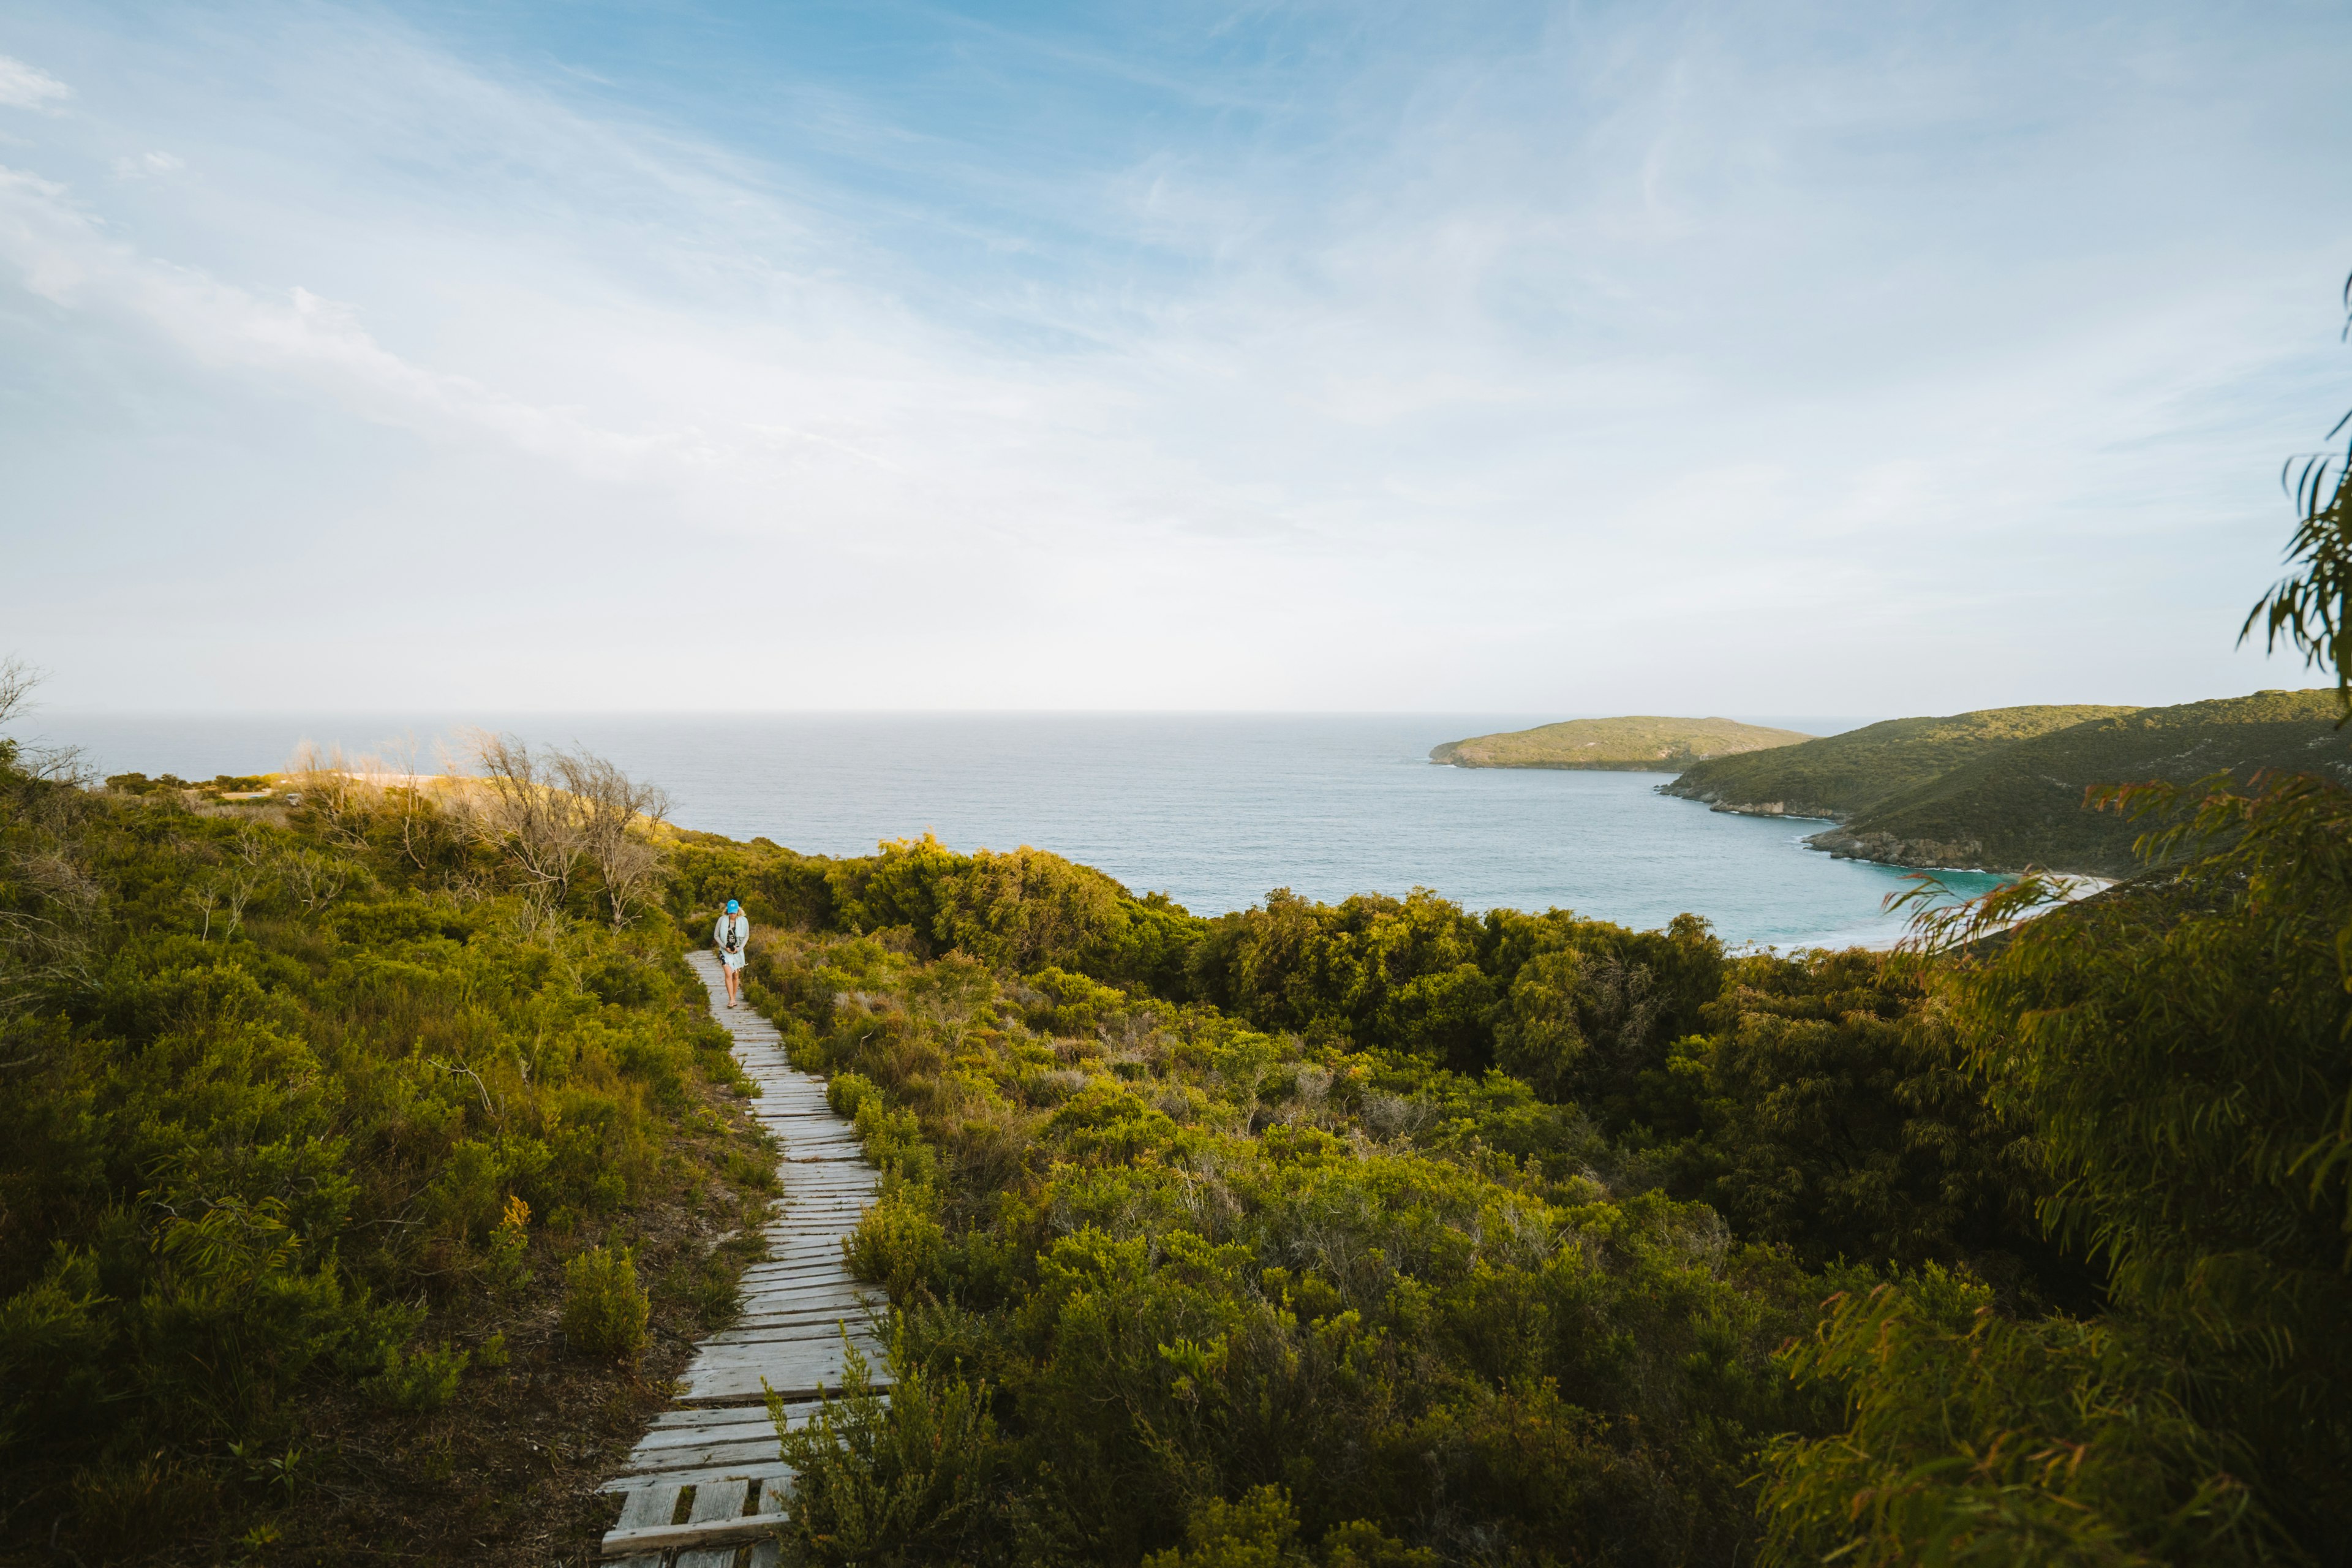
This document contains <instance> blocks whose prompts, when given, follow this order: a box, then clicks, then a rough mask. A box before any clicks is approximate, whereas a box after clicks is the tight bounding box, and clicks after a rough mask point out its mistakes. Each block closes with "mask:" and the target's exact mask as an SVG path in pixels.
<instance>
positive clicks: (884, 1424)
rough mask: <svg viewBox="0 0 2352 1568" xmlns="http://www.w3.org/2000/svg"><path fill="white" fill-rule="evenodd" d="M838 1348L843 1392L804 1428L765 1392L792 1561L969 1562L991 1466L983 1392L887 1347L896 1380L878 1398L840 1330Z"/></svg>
mask: <svg viewBox="0 0 2352 1568" xmlns="http://www.w3.org/2000/svg"><path fill="white" fill-rule="evenodd" d="M842 1346H843V1351H844V1354H845V1363H846V1366H847V1373H846V1375H845V1377H844V1379H843V1381H842V1386H841V1392H840V1394H839V1395H838V1396H835V1397H828V1398H826V1399H825V1400H824V1402H823V1403H822V1404H821V1405H819V1406H818V1408H817V1410H816V1413H815V1415H814V1416H813V1418H812V1419H811V1420H810V1421H809V1422H808V1424H807V1425H805V1426H799V1427H788V1426H786V1425H785V1417H784V1406H783V1402H782V1400H781V1399H779V1398H778V1397H777V1396H776V1394H774V1393H773V1392H772V1391H771V1392H770V1394H769V1395H768V1415H769V1417H770V1419H771V1420H772V1421H773V1422H774V1423H775V1426H776V1435H777V1438H778V1441H779V1443H780V1445H781V1447H782V1458H783V1460H784V1462H785V1463H786V1464H788V1465H790V1466H791V1467H792V1468H793V1474H794V1481H793V1497H792V1502H791V1505H790V1511H789V1512H788V1513H787V1514H786V1516H785V1518H786V1522H785V1527H784V1537H785V1543H786V1546H787V1548H788V1550H789V1551H790V1552H792V1554H793V1560H794V1561H797V1562H800V1563H811V1564H824V1565H828V1568H830V1565H834V1564H839V1565H841V1568H850V1565H852V1564H871V1563H966V1562H971V1561H972V1560H973V1555H972V1552H971V1550H970V1548H971V1547H972V1546H973V1545H975V1544H977V1542H979V1541H980V1539H981V1534H980V1531H981V1529H982V1525H983V1524H984V1523H985V1522H986V1521H985V1517H984V1516H985V1513H986V1510H987V1504H988V1499H989V1495H990V1492H991V1489H992V1487H991V1483H992V1479H993V1477H994V1472H995V1469H996V1467H997V1464H998V1460H999V1453H998V1446H997V1438H996V1423H995V1421H994V1419H993V1418H992V1416H991V1415H989V1413H988V1388H987V1385H986V1384H974V1383H971V1382H969V1381H967V1380H966V1379H964V1378H963V1377H961V1376H960V1375H950V1376H945V1377H938V1376H932V1375H929V1374H927V1373H924V1372H923V1371H922V1369H921V1368H919V1367H917V1366H915V1365H913V1364H911V1363H908V1362H907V1361H906V1360H905V1358H904V1356H903V1352H902V1351H901V1350H900V1349H899V1348H898V1347H895V1346H894V1348H893V1351H892V1354H891V1365H892V1370H893V1372H894V1373H895V1375H896V1377H897V1380H898V1381H897V1383H896V1384H894V1385H893V1386H892V1387H891V1388H890V1390H889V1392H888V1394H887V1397H886V1396H885V1395H884V1394H882V1393H881V1392H880V1391H878V1390H877V1388H876V1387H875V1385H874V1381H873V1375H872V1373H871V1371H870V1369H869V1368H868V1367H867V1365H866V1358H865V1357H864V1356H862V1355H860V1354H859V1353H858V1352H857V1348H856V1346H855V1345H854V1344H851V1343H850V1342H849V1336H848V1333H847V1331H844V1332H843V1334H842Z"/></svg>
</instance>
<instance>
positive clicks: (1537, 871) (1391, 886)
mask: <svg viewBox="0 0 2352 1568" xmlns="http://www.w3.org/2000/svg"><path fill="white" fill-rule="evenodd" d="M1557 717H1559V715H1549V716H1530V715H1526V714H1458V713H1457V714H1435V715H1429V714H1420V715H1414V714H1402V715H1400V714H1369V715H1367V714H1344V715H1339V714H1304V715H1300V714H1289V715H1271V714H1165V713H1155V714H904V713H893V714H782V715H757V716H746V717H740V718H727V717H706V716H691V717H677V718H669V717H659V716H652V715H635V716H629V715H613V714H597V715H549V714H540V715H520V716H509V717H508V718H506V719H504V720H503V721H483V722H484V727H487V728H496V729H502V730H505V731H510V732H512V733H515V734H518V735H520V736H521V737H522V738H523V739H525V740H526V741H529V742H533V743H536V744H556V745H563V746H573V745H577V746H585V747H587V748H589V749H591V750H593V751H595V752H600V753H602V754H604V755H605V756H607V757H610V758H611V759H612V760H613V761H614V762H615V763H619V764H620V765H621V766H622V767H624V768H625V769H626V770H628V772H629V773H632V774H633V775H635V776H638V777H641V778H647V779H651V780H653V781H655V782H656V783H658V784H661V785H662V786H663V787H664V788H665V789H666V790H667V792H668V794H669V796H670V799H671V802H672V812H671V817H672V819H673V820H674V821H676V822H677V823H679V824H680V825H682V826H688V827H694V828H701V829H705V830H708V831H711V832H717V833H724V834H727V835H729V836H730V837H738V838H750V837H767V838H770V839H772V840H774V841H775V842H776V843H779V844H782V845H787V846H789V847H793V848H794V849H798V850H802V851H804V852H808V853H813V854H824V855H855V854H862V853H866V852H869V851H871V850H872V849H873V847H874V846H875V844H876V842H877V840H879V839H883V838H896V837H912V836H916V835H919V834H921V833H924V832H926V831H928V832H931V833H936V834H937V835H938V836H939V837H940V839H941V840H942V841H944V842H945V843H947V844H948V845H950V847H955V848H959V849H971V848H976V847H983V846H984V847H990V848H997V849H1007V848H1012V847H1015V846H1018V845H1023V844H1027V845H1033V846H1034V847H1038V848H1041V849H1050V850H1052V851H1054V852H1055V854H1058V855H1063V856H1066V857H1068V858H1071V859H1073V860H1078V861H1083V862H1084V863H1086V864H1087V865H1089V866H1095V867H1098V868H1101V869H1102V870H1105V871H1107V872H1108V873H1110V874H1111V875H1112V876H1114V877H1116V878H1118V879H1119V880H1120V881H1121V882H1124V883H1125V884H1127V886H1129V888H1131V889H1135V890H1136V891H1138V892H1143V891H1160V892H1164V893H1166V894H1168V895H1169V896H1170V897H1171V898H1172V899H1174V900H1176V901H1177V902H1179V903H1181V904H1182V905H1184V906H1185V907H1186V908H1188V909H1190V910H1193V911H1194V912H1195V913H1199V914H1218V913H1223V912H1224V911H1226V910H1237V909H1245V908H1247V907H1249V906H1250V905H1251V904H1254V903H1257V902H1260V901H1262V900H1264V899H1265V895H1266V893H1267V891H1268V890H1269V889H1276V888H1288V889H1291V890H1293V891H1294V892H1297V893H1299V894H1302V895H1304V896H1307V897H1309V898H1316V899H1325V900H1338V899H1342V898H1345V897H1347V896H1348V895H1349V894H1351V893H1360V892H1374V891H1377V892H1382V893H1391V894H1398V895H1402V894H1404V893H1406V892H1409V891H1410V890H1412V889H1414V888H1417V887H1424V888H1431V889H1435V890H1436V891H1438V892H1439V893H1442V894H1444V896H1445V897H1447V898H1450V899H1453V900H1456V901H1458V902H1460V903H1462V904H1463V905H1465V907H1467V908H1469V909H1471V910H1487V909H1496V908H1503V909H1520V910H1544V909H1551V908H1560V909H1570V910H1575V911H1577V912H1578V913H1579V914H1580V915H1584V916H1588V917H1593V918H1599V919H1602V920H1610V921H1619V922H1621V923H1622V924H1625V925H1630V926H1636V927H1654V926H1657V925H1661V924H1663V923H1664V922H1665V921H1668V920H1671V919H1672V918H1674V917H1675V915H1677V914H1680V913H1684V912H1685V911H1687V912H1689V913H1693V914H1696V915H1699V916H1701V917H1702V918H1704V919H1706V921H1708V922H1709V923H1711V924H1712V925H1713V926H1714V928H1715V930H1716V931H1717V932H1718V933H1719V934H1720V935H1721V936H1723V937H1724V938H1725V939H1726V940H1727V941H1728V942H1734V943H1753V944H1757V945H1763V946H1773V947H1780V948H1788V947H1797V946H1812V945H1829V946H1843V945H1847V944H1851V943H1857V942H1858V943H1866V944H1870V945H1884V944H1885V943H1886V942H1891V941H1892V940H1894V938H1895V937H1896V936H1898V935H1900V934H1901V929H1902V928H1901V924H1900V921H1898V920H1895V919H1892V918H1889V917H1887V916H1885V914H1883V913H1882V912H1881V904H1882V901H1883V900H1885V897H1886V895H1887V894H1889V893H1890V892H1895V891H1900V890H1901V889H1904V888H1906V886H1908V885H1909V884H1907V883H1906V881H1905V880H1904V874H1903V873H1901V872H1898V871H1895V870H1894V869H1891V868H1886V867H1881V866H1871V865H1864V864H1862V863H1859V862H1855V861H1850V860H1837V859H1833V858H1831V857H1829V856H1827V855H1824V854H1822V853H1820V852H1818V851H1816V850H1811V849H1808V848H1806V847H1804V845H1803V842H1802V840H1803V838H1804V836H1805V835H1806V834H1807V833H1809V832H1812V831H1816V830H1817V829H1818V828H1819V827H1820V826H1822V825H1821V824H1819V823H1812V822H1803V821H1796V820H1787V819H1774V818H1764V817H1748V816H1728V815H1724V814H1720V813H1717V812H1712V811H1709V810H1708V809H1706V807H1705V806H1703V805H1696V804H1695V803H1693V802H1689V801H1683V800H1676V799H1674V798H1672V797H1669V796H1666V795H1659V794H1658V793H1657V786H1658V785H1659V784H1663V783H1664V782H1666V779H1667V778H1668V777H1669V776H1670V775H1668V774H1664V773H1568V772H1549V771H1534V770H1505V769H1465V768H1453V767H1440V766H1436V765H1433V764H1432V763H1430V762H1429V761H1428V752H1429V749H1430V748H1431V747H1432V746H1433V745H1435V744H1437V743H1438V742H1442V741H1449V740H1455V739H1459V738H1461V737H1463V736H1466V735H1475V734H1484V733H1491V732H1493V731H1498V730H1508V729H1519V728H1524V727H1526V726H1528V725H1530V724H1536V723H1542V722H1546V721H1547V719H1548V718H1557ZM1755 721H1756V722H1759V723H1770V724H1776V725H1781V726H1783V727H1786V728H1790V729H1799V730H1805V731H1809V732H1813V733H1824V732H1831V731H1833V730H1837V729H1844V728H1849V727H1851V726H1852V724H1853V723H1855V722H1859V721H1852V720H1843V721H1830V720H1808V719H1802V718H1798V719H1789V718H1780V717H1774V718H1759V719H1757V720H1755ZM468 722H472V721H471V720H468ZM18 732H19V733H20V734H21V735H24V736H26V737H27V738H31V737H38V738H40V739H42V740H44V741H47V742H51V743H63V744H70V745H78V746H80V747H82V748H83V749H84V752H85V754H86V759H87V761H88V763H89V765H90V766H91V767H92V768H94V769H95V770H96V771H97V772H99V773H101V774H103V773H121V772H128V771H131V770H134V769H135V770H137V771H139V772H142V773H150V774H153V773H177V774H179V775H180V776H182V777H184V778H191V779H194V778H210V777H213V776H214V775H215V774H218V773H257V772H267V771H270V770H273V769H276V768H278V767H281V766H283V765H284V764H285V763H286V761H287V759H288V758H289V755H290V754H291V753H292V752H293V749H294V747H295V745H296V744H297V743H298V742H302V741H310V742H317V743H319V744H321V745H330V744H332V745H341V747H342V748H343V749H344V750H345V751H346V752H352V753H363V752H376V753H379V754H383V753H386V752H387V751H388V748H389V747H390V746H391V744H392V743H393V742H396V741H397V740H399V739H400V738H401V737H403V736H413V737H415V740H416V741H417V742H419V747H420V754H421V757H422V759H423V760H424V761H425V763H426V764H427V765H431V764H432V763H433V762H434V758H435V753H436V747H437V745H438V744H440V743H443V742H445V741H446V737H447V736H450V735H452V734H455V733H457V728H456V724H455V722H453V721H451V720H450V719H448V718H447V717H446V716H442V717H413V716H399V715H360V716H351V715H343V716H336V715H291V716H286V717H259V716H252V715H239V716H234V717H228V716H224V717H217V718H189V717H184V716H173V717H140V716H133V715H122V714H79V715H78V714H71V713H39V714H36V715H34V716H33V717H32V720H31V721H29V722H27V723H25V724H22V725H20V726H19V731H18ZM1947 880H1948V882H1950V883H1951V884H1952V885H1953V886H1955V887H1956V888H1957V889H1959V890H1961V891H1963V892H1967V893H1974V892H1979V891H1981V890H1983V889H1986V888H1989V887H1990V886H1992V885H1993V884H1994V882H1995V881H1996V880H1997V879H1995V878H1992V877H1989V876H1985V875H1982V874H1977V873H1957V874H1951V875H1948V877H1947Z"/></svg>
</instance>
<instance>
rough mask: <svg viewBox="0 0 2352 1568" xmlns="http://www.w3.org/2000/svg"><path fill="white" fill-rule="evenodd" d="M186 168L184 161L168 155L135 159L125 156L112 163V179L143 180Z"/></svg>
mask: <svg viewBox="0 0 2352 1568" xmlns="http://www.w3.org/2000/svg"><path fill="white" fill-rule="evenodd" d="M187 166H188V165H187V162H186V160H184V159H183V158H179V157H175V156H174V155H173V154H172V153H141V154H139V156H137V157H136V158H133V157H131V156H129V155H128V154H126V155H124V156H122V157H120V158H117V159H116V160H115V161H114V177H115V178H116V179H118V180H144V179H148V178H150V177H152V176H153V175H156V174H177V173H179V172H180V171H181V170H182V169H184V168H186V167H187Z"/></svg>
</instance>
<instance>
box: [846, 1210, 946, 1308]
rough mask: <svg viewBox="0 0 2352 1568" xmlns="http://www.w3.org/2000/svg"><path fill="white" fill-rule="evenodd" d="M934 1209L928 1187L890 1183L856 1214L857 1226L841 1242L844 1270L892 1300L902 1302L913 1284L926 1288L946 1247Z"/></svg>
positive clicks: (911, 1290)
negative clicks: (873, 1283)
mask: <svg viewBox="0 0 2352 1568" xmlns="http://www.w3.org/2000/svg"><path fill="white" fill-rule="evenodd" d="M938 1209H939V1205H938V1202H937V1200H936V1199H935V1198H934V1197H933V1196H932V1194H931V1189H929V1187H918V1186H908V1185H905V1184H897V1183H894V1184H891V1187H890V1190H888V1191H887V1192H885V1193H884V1194H883V1195H882V1198H881V1201H879V1202H878V1203H877V1204H875V1205H874V1206H873V1207H871V1208H869V1209H867V1210H866V1212H865V1213H864V1214H863V1215H859V1216H858V1219H857V1228H856V1230H854V1231H852V1232H851V1233H850V1234H849V1237H848V1239H846V1240H845V1241H844V1242H843V1243H842V1247H841V1251H842V1257H843V1258H845V1259H846V1260H847V1262H848V1264H849V1269H850V1272H851V1273H853V1274H855V1275H856V1276H857V1277H858V1278H859V1279H870V1280H874V1281H876V1282H877V1283H879V1284H881V1285H884V1286H886V1287H887V1288H888V1289H889V1292H890V1298H891V1300H894V1301H904V1300H908V1299H909V1298H910V1297H912V1295H913V1294H914V1292H915V1290H916V1289H917V1288H918V1287H919V1286H928V1285H929V1283H930V1281H931V1279H932V1278H933V1276H934V1275H935V1274H936V1273H937V1272H938V1269H939V1265H940V1254H941V1253H942V1252H943V1251H944V1250H945V1248H946V1246H947V1232H946V1231H945V1229H943V1228H942V1227H941V1226H940V1221H939V1215H938Z"/></svg>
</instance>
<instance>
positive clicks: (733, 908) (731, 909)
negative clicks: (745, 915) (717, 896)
mask: <svg viewBox="0 0 2352 1568" xmlns="http://www.w3.org/2000/svg"><path fill="white" fill-rule="evenodd" d="M727 912H728V913H729V914H730V915H740V914H741V913H742V912H743V906H742V905H740V904H739V903H737V902H736V901H735V900H732V899H730V900H727Z"/></svg>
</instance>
